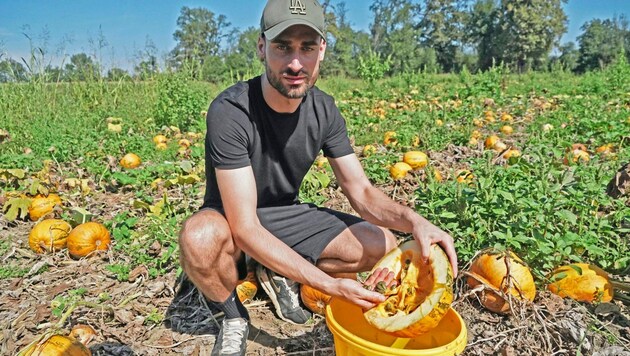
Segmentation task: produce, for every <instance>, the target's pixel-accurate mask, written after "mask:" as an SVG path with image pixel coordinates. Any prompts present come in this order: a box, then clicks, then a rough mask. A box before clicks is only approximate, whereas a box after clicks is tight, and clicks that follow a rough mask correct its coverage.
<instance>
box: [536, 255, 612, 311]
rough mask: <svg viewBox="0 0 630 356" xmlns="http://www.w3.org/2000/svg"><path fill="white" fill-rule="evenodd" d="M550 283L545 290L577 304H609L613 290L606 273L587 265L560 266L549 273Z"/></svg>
mask: <svg viewBox="0 0 630 356" xmlns="http://www.w3.org/2000/svg"><path fill="white" fill-rule="evenodd" d="M549 280H550V281H551V283H550V284H549V285H547V289H549V291H551V292H552V293H554V294H556V295H559V296H560V297H563V298H564V297H569V298H572V299H575V300H577V301H579V302H589V303H592V302H610V301H611V300H612V298H613V296H614V289H613V286H612V284H611V283H610V281H609V280H608V273H606V271H604V270H603V269H601V268H599V267H597V266H594V265H589V264H587V263H573V264H570V265H566V266H561V267H558V268H557V269H555V270H554V271H553V272H551V275H550V277H549Z"/></svg>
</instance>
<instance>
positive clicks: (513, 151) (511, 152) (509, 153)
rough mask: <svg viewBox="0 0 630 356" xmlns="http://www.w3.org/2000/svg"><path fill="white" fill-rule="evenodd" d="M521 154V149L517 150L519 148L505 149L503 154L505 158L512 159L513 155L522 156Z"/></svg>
mask: <svg viewBox="0 0 630 356" xmlns="http://www.w3.org/2000/svg"><path fill="white" fill-rule="evenodd" d="M520 156H521V151H519V150H517V149H513V148H511V149H509V150H507V151H505V153H504V154H503V156H502V157H503V158H505V159H510V158H512V157H514V158H516V157H520Z"/></svg>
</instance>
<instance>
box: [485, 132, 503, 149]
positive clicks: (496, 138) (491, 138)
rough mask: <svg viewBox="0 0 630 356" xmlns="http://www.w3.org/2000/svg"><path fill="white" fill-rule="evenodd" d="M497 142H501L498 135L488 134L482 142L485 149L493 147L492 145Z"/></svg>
mask: <svg viewBox="0 0 630 356" xmlns="http://www.w3.org/2000/svg"><path fill="white" fill-rule="evenodd" d="M498 142H501V140H500V139H499V136H497V135H490V136H488V137H486V141H485V142H484V147H485V148H487V149H493V148H494V146H496V144H497V143H498Z"/></svg>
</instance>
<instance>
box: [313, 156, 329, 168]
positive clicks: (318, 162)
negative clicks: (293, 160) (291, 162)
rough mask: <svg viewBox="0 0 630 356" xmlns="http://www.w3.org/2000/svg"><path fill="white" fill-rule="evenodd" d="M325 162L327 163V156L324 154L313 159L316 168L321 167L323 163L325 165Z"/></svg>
mask: <svg viewBox="0 0 630 356" xmlns="http://www.w3.org/2000/svg"><path fill="white" fill-rule="evenodd" d="M326 163H328V158H326V157H324V156H318V157H317V158H316V159H315V166H316V167H317V168H323V167H324V165H326Z"/></svg>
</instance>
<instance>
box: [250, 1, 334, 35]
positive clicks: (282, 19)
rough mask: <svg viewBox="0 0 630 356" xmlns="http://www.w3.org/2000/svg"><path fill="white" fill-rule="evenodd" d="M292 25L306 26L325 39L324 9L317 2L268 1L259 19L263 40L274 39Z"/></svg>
mask: <svg viewBox="0 0 630 356" xmlns="http://www.w3.org/2000/svg"><path fill="white" fill-rule="evenodd" d="M294 25H306V26H308V27H310V28H312V29H313V30H315V31H317V33H318V34H319V35H320V36H322V38H326V36H325V33H326V28H325V26H324V9H323V8H322V6H321V5H320V4H319V2H317V0H269V1H267V5H266V6H265V10H263V14H262V17H261V19H260V29H261V31H262V33H263V34H264V35H265V38H268V39H270V40H272V39H274V38H276V36H278V35H279V34H280V33H282V31H284V30H286V29H287V28H289V27H291V26H294Z"/></svg>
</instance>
